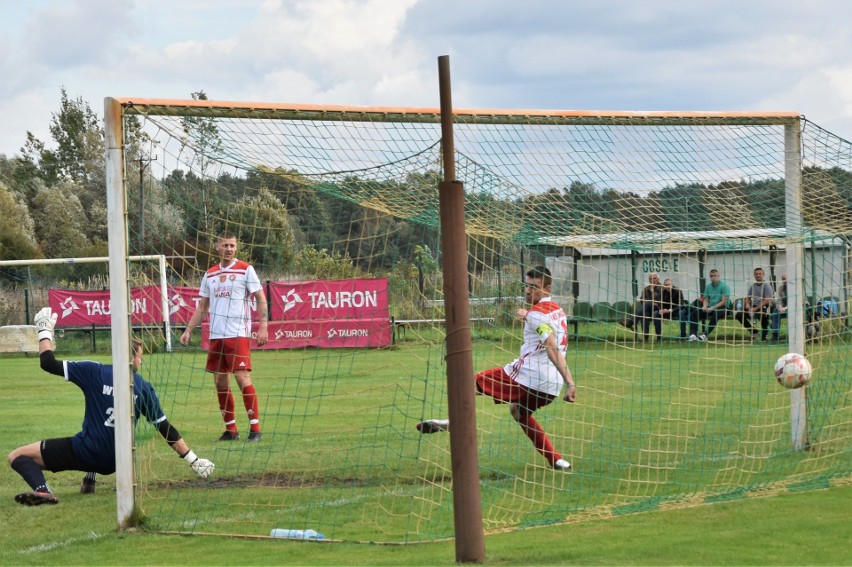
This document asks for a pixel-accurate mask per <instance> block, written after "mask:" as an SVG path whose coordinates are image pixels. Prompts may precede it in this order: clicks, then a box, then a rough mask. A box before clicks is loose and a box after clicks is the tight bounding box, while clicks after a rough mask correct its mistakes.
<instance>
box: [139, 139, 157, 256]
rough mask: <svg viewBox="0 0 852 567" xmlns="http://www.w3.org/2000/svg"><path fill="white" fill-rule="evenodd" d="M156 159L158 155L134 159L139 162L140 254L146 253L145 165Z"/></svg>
mask: <svg viewBox="0 0 852 567" xmlns="http://www.w3.org/2000/svg"><path fill="white" fill-rule="evenodd" d="M156 160H157V156H153V157H149V158H148V159H145V158H141V157H140V158H139V159H137V160H134V161H136V162H138V163H139V254H144V253H145V166H146V165H150V163H151V162H152V161H156Z"/></svg>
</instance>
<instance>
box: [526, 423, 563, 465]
mask: <svg viewBox="0 0 852 567" xmlns="http://www.w3.org/2000/svg"><path fill="white" fill-rule="evenodd" d="M518 423H519V424H520V425H521V429H523V430H524V433H526V434H527V437H529V438H530V441H532V442H533V445H535V448H536V450H537V451H538V452H539V453H541V454H542V455H544V458H545V459H547V462H549V463H550V466H553V463H555V462H556V461H558V460H559V459H561V458H562V455H560V454H559V453H557V452H556V451H555V450H554V449H553V445H552V444H551V443H550V439H548V438H547V433H545V432H544V429H542V427H541V425H539V424H538V421H536V419H535V418H534V417H533V416H532V415H527V416H523V415H522V416H521V418H520V419H519V420H518Z"/></svg>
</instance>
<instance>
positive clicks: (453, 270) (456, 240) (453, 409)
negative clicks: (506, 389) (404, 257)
mask: <svg viewBox="0 0 852 567" xmlns="http://www.w3.org/2000/svg"><path fill="white" fill-rule="evenodd" d="M438 75H439V83H440V93H441V143H442V150H443V158H444V160H443V161H444V181H443V182H442V183H441V184H440V186H439V187H438V202H439V209H440V219H441V250H442V251H443V259H444V265H443V268H444V309H445V314H444V316H445V324H446V333H447V339H446V349H447V350H446V352H447V403H448V405H449V417H450V423H451V424H452V426H451V429H450V459H451V461H452V469H453V470H452V474H453V518H454V521H455V533H456V561H457V562H459V563H482V562H483V561H485V538H484V535H483V529H482V502H481V498H480V491H479V459H478V455H477V444H476V401H475V395H476V393H475V385H474V377H473V342H472V340H471V334H470V299H469V297H468V280H467V238H466V236H465V215H464V187H463V186H462V184H461V183H459V182H458V181H456V180H455V176H456V162H455V146H454V143H453V108H452V97H451V89H450V59H449V56H447V55H443V56H441V57H439V58H438Z"/></svg>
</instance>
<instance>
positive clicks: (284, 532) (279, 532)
mask: <svg viewBox="0 0 852 567" xmlns="http://www.w3.org/2000/svg"><path fill="white" fill-rule="evenodd" d="M269 537H275V538H284V539H325V536H324V535H322V534H321V533H317V531H316V530H290V529H287V528H275V529H274V530H272V531H271V532H269Z"/></svg>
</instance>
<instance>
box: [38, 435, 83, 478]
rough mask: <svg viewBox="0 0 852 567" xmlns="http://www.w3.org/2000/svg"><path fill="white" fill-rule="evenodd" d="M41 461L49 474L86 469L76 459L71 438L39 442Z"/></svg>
mask: <svg viewBox="0 0 852 567" xmlns="http://www.w3.org/2000/svg"><path fill="white" fill-rule="evenodd" d="M41 460H42V461H44V468H45V469H46V470H49V471H50V472H61V471H86V472H88V468H86V466H85V465H84V464H83V463H82V462H81V461H80V459H79V458H78V457H77V453H75V452H74V447H73V445H72V444H71V437H57V438H54V439H45V440H44V441H42V442H41Z"/></svg>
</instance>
